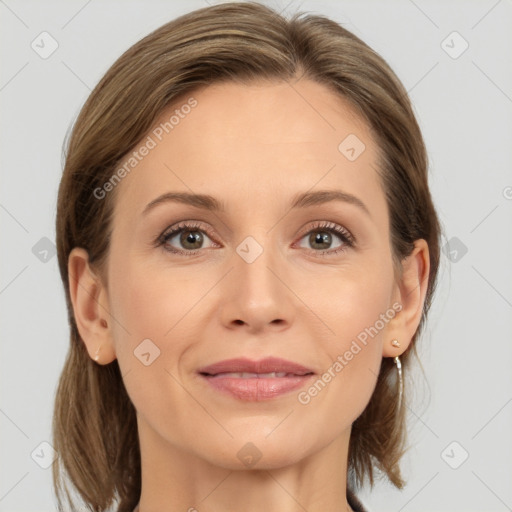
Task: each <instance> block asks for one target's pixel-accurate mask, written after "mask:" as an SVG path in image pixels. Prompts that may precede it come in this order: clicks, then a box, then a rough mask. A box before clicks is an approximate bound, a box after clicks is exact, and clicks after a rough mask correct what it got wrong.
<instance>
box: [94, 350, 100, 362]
mask: <svg viewBox="0 0 512 512" xmlns="http://www.w3.org/2000/svg"><path fill="white" fill-rule="evenodd" d="M100 348H101V347H98V348H97V349H96V352H95V354H94V360H95V361H98V359H99V358H100V356H99V355H98V354H99V352H100Z"/></svg>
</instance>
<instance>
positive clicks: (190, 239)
mask: <svg viewBox="0 0 512 512" xmlns="http://www.w3.org/2000/svg"><path fill="white" fill-rule="evenodd" d="M209 232H210V231H209V229H208V228H206V227H205V226H203V225H202V224H200V223H193V222H192V223H191V222H181V223H180V224H178V225H176V226H173V227H171V228H169V229H168V230H167V231H164V232H163V233H162V234H161V235H160V237H159V238H158V240H157V244H156V245H157V246H163V247H164V249H165V250H167V251H170V252H173V253H177V254H184V255H186V256H193V255H194V254H197V253H198V252H199V249H204V248H205V247H203V243H204V240H205V238H206V239H207V240H210V237H209V236H208V233H209ZM173 243H174V244H178V247H176V246H175V245H173ZM212 247H219V245H218V244H216V243H213V245H212Z"/></svg>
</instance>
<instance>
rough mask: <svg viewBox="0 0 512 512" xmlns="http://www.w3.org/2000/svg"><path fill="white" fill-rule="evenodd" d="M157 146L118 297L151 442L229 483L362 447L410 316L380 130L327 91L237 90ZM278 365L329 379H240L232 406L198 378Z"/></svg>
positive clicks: (132, 195)
mask: <svg viewBox="0 0 512 512" xmlns="http://www.w3.org/2000/svg"><path fill="white" fill-rule="evenodd" d="M190 98H193V99H190ZM194 100H195V101H194ZM187 101H188V103H187ZM185 105H189V106H188V107H187V106H185ZM176 110H178V112H175V111H176ZM172 115H174V117H173V118H172V119H171V116H172ZM165 122H167V125H161V124H160V123H165ZM148 135H149V137H150V138H147V137H145V138H144V140H143V141H142V142H141V144H140V145H139V146H138V148H136V150H137V151H138V153H137V155H135V156H134V155H129V156H127V158H126V159H125V160H124V162H123V163H125V164H127V165H126V166H125V173H121V176H122V175H123V174H126V176H125V177H124V178H123V179H122V180H121V182H120V183H119V184H117V185H116V189H117V190H116V202H115V210H114V216H113V234H112V238H111V246H110V253H109V259H108V266H107V276H108V277H107V280H108V281H107V287H106V290H107V293H108V308H109V310H110V314H111V321H110V322H109V325H110V329H111V336H112V343H113V348H114V350H115V355H116V357H117V359H118V362H119V365H120V368H121V373H122V375H123V379H124V382H125V385H126V389H127V391H128V394H129V396H130V398H131V400H132V401H133V404H134V406H135V408H136V410H137V413H138V422H139V432H140V435H141V436H142V437H145V438H146V439H149V438H151V439H153V440H158V441H155V442H154V443H153V447H156V446H160V448H161V446H168V447H169V448H170V449H173V448H174V449H178V448H179V449H180V450H183V451H185V452H187V453H188V454H189V455H195V456H197V457H199V458H201V459H203V460H206V461H209V462H210V463H213V464H215V465H220V466H223V467H226V468H240V467H243V464H246V465H247V461H255V460H256V459H257V458H258V457H259V456H260V455H261V460H260V461H259V462H257V466H256V467H273V466H277V465H285V464H289V463H292V462H294V461H298V460H300V459H302V458H304V457H305V456H307V455H309V454H312V453H314V452H318V451H319V450H321V449H322V448H324V447H327V446H328V445H329V444H330V443H332V442H333V441H334V440H338V441H340V442H342V443H347V442H348V438H349V435H350V427H351V424H352V423H353V421H354V420H355V419H356V418H357V417H358V416H359V415H360V414H361V412H362V411H363V410H364V408H365V407H366V405H367V403H368V401H369V399H370V397H371V394H372V392H373V390H374V387H375V383H376V377H377V374H378V373H379V367H380V363H381V359H382V356H383V343H384V342H386V343H389V341H390V340H389V338H390V329H391V326H392V325H393V322H391V319H392V318H393V316H394V314H395V313H396V311H398V309H397V302H396V300H397V298H399V295H398V294H397V289H396V286H395V283H394V275H393V266H392V257H391V248H390V243H389V228H388V222H389V217H388V211H387V205H386V201H385V195H384V191H383V189H382V187H381V184H380V182H379V178H378V175H377V171H376V168H377V153H376V145H375V142H374V141H373V140H372V138H371V136H370V132H369V130H368V128H367V126H366V125H365V124H364V123H363V121H362V120H361V119H360V118H358V117H357V116H356V114H355V113H354V111H353V110H351V109H350V107H349V106H348V104H347V103H345V102H344V101H343V100H341V99H340V98H339V97H338V96H336V95H334V94H333V93H332V92H330V91H329V90H328V89H326V88H325V87H324V86H322V85H319V84H317V83H315V82H312V81H307V80H304V81H300V82H298V83H295V84H294V85H293V87H292V86H291V85H289V84H286V83H261V84H255V85H250V86H247V85H237V84H234V83H225V84H218V85H214V86H210V87H207V88H204V89H202V90H200V91H197V92H195V93H193V94H190V95H188V96H185V97H184V98H183V100H182V101H180V102H178V103H176V104H174V105H173V107H172V108H169V109H168V110H167V111H166V112H165V113H164V115H162V116H161V118H160V119H159V120H158V122H157V123H156V124H155V127H154V130H152V131H151V132H150V133H149V134H148ZM143 146H145V147H146V149H145V150H144V149H142V148H143ZM130 156H131V157H132V160H131V164H130V163H129V157H130ZM133 158H134V159H135V160H133ZM120 167H121V166H119V167H118V168H120ZM128 169H129V171H127V170H128ZM320 191H325V192H329V193H333V192H336V193H340V197H341V199H332V198H331V200H328V201H325V202H324V201H322V198H324V199H325V198H329V197H330V196H328V195H327V194H324V195H322V194H320ZM108 193H111V192H108ZM170 193H174V194H175V193H181V194H183V196H182V197H185V195H186V197H189V198H192V196H193V195H195V194H200V195H207V196H211V197H212V198H215V202H216V203H217V204H218V205H220V208H219V209H213V208H212V207H211V204H210V202H211V201H210V202H207V201H204V200H203V201H200V200H198V199H195V200H193V201H192V200H191V199H190V200H187V201H185V200H182V201H180V200H171V199H169V198H167V199H166V198H165V194H170ZM341 193H343V194H345V196H341ZM159 198H160V199H159ZM343 198H345V200H343ZM347 198H348V199H347ZM157 199H158V201H156V202H155V200H157ZM99 200H100V199H99ZM296 203H297V204H296ZM184 225H185V226H186V225H191V226H190V227H184V228H183V226H184ZM173 228H177V229H179V228H183V230H182V231H181V232H177V233H174V234H170V232H171V231H172V229H173ZM335 230H338V231H339V233H337V232H336V231H335ZM167 235H168V236H167ZM393 305H394V306H393ZM365 333H366V335H365ZM363 340H364V341H363ZM358 349H359V350H358ZM267 357H275V358H281V359H284V360H287V361H291V362H293V363H297V364H299V365H302V366H304V367H306V368H307V369H308V370H309V371H311V372H313V373H314V375H313V376H309V377H295V378H294V379H292V380H293V382H298V383H299V384H298V386H299V387H297V388H294V389H293V390H289V391H287V392H283V393H280V394H279V393H278V394H276V395H273V396H271V395H269V393H271V392H272V390H275V389H277V388H276V386H274V385H273V383H275V382H277V381H278V379H280V378H281V379H282V378H283V377H275V380H274V381H272V382H269V381H268V380H267V379H263V380H265V383H260V384H258V383H257V382H256V381H255V380H254V379H249V380H250V381H251V382H249V380H246V381H245V382H243V381H242V380H241V379H240V378H237V377H236V376H235V377H232V378H233V379H235V378H236V379H237V380H231V381H229V383H231V385H232V386H233V389H235V392H234V394H233V393H231V392H228V391H226V390H225V389H219V388H217V387H216V386H214V383H213V380H212V378H211V377H205V376H203V375H201V374H200V373H198V370H199V369H201V368H204V367H205V366H208V365H212V364H213V363H217V362H220V361H224V360H227V359H232V358H247V359H249V360H253V361H259V360H261V359H264V358H267ZM336 362H338V363H339V364H336ZM267 369H268V368H267ZM324 372H327V373H329V374H330V377H331V378H330V379H329V376H327V377H325V378H324V380H323V381H322V382H323V384H322V385H318V383H317V386H316V388H315V389H316V392H315V389H313V390H311V388H312V387H313V388H314V387H315V383H316V382H317V381H318V380H319V379H320V380H322V374H324ZM227 382H228V381H227V380H226V379H225V378H224V383H227ZM281 382H285V381H284V380H283V381H281ZM286 382H291V380H290V379H287V380H286ZM218 383H219V377H217V384H218ZM279 385H280V384H278V386H279ZM236 390H238V391H236ZM258 390H259V393H260V394H259V395H258ZM162 443H163V444H162ZM249 443H252V444H249ZM259 454H260V455H259ZM247 456H248V457H249V458H246V457H247ZM251 457H252V458H251Z"/></svg>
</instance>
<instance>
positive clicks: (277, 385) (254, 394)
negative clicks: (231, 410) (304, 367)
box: [201, 374, 314, 402]
mask: <svg viewBox="0 0 512 512" xmlns="http://www.w3.org/2000/svg"><path fill="white" fill-rule="evenodd" d="M201 377H203V379H205V380H206V381H207V382H208V383H209V384H210V386H212V387H213V388H215V389H217V390H218V391H222V392H224V393H228V394H230V395H232V396H234V397H235V398H238V399H239V400H248V401H252V402H256V401H260V400H270V399H272V398H276V397H278V396H281V395H283V394H285V393H289V392H290V391H294V390H296V389H299V388H301V387H302V386H304V385H305V384H306V382H308V381H309V380H310V379H311V377H314V374H311V375H303V376H299V375H298V376H295V377H273V378H266V379H258V378H248V379H243V378H241V377H206V376H205V375H201Z"/></svg>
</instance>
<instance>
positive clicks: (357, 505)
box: [347, 489, 366, 512]
mask: <svg viewBox="0 0 512 512" xmlns="http://www.w3.org/2000/svg"><path fill="white" fill-rule="evenodd" d="M347 501H348V504H349V505H350V507H351V508H352V510H353V511H354V512H366V509H365V508H364V507H363V504H362V503H361V502H360V501H359V499H358V498H357V496H356V495H355V494H354V493H353V492H352V491H351V490H350V489H347Z"/></svg>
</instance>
